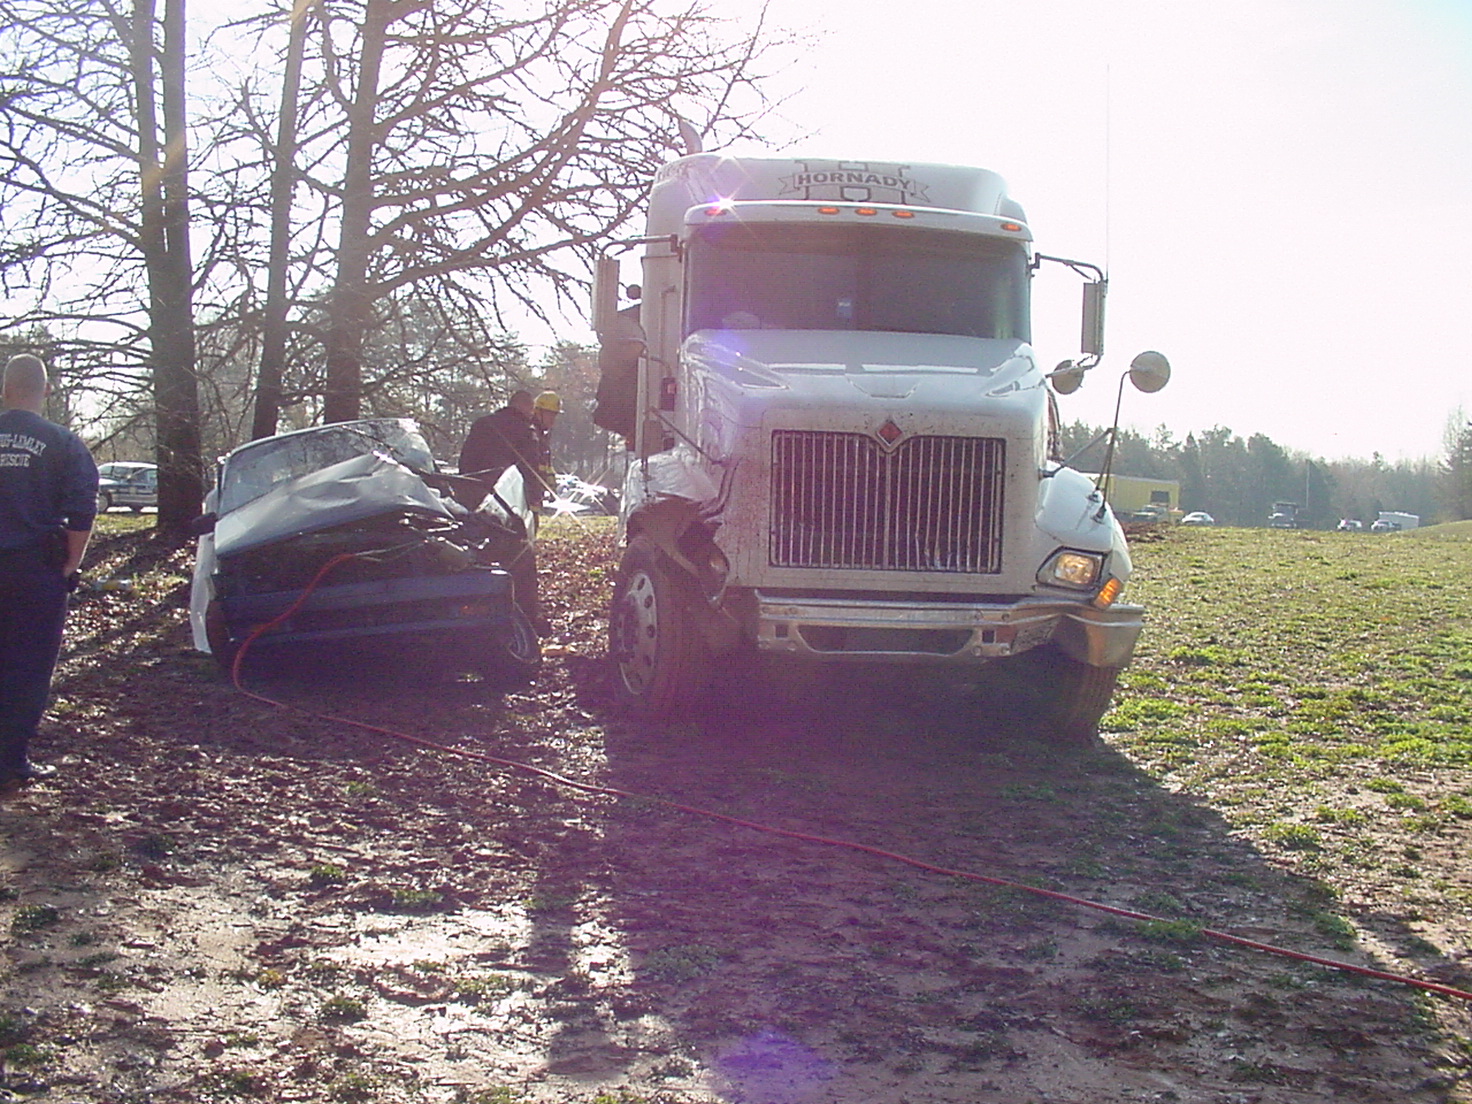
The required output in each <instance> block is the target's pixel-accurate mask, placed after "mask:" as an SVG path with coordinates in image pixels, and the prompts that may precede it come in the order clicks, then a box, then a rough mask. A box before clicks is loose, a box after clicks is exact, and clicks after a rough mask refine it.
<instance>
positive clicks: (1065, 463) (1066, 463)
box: [1042, 427, 1114, 479]
mask: <svg viewBox="0 0 1472 1104" xmlns="http://www.w3.org/2000/svg"><path fill="white" fill-rule="evenodd" d="M1113 433H1114V429H1113V427H1111V428H1109V429H1106V430H1105V431H1104V432H1103V433H1101V434H1099V436H1097V437H1095V438H1094V439H1093V440H1092V441H1090V442H1089V443H1088V444H1087V445H1084V446H1083V447H1082V448H1077V449H1074V450H1073V453H1072V455H1070V456H1069V457H1068V458H1067V459H1066V460H1060V461H1059V462H1058V466H1057V467H1056V468H1054V469H1052V470H1051V471H1045V472H1043V473H1042V478H1044V479H1052V478H1053V477H1054V476H1055V475H1057V474H1058V473H1059V472H1061V471H1062V470H1063V469H1064V468H1068V467H1072V466H1073V462H1074V461H1075V460H1077V459H1078V458H1079V457H1080V456H1082V455H1083V454H1084V453H1086V452H1088V451H1089V449H1091V448H1093V447H1094V446H1095V445H1097V444H1098V443H1099V442H1100V441H1102V440H1104V438H1105V437H1110V438H1111V440H1110V444H1111V445H1113V443H1114V442H1113V440H1112V436H1113Z"/></svg>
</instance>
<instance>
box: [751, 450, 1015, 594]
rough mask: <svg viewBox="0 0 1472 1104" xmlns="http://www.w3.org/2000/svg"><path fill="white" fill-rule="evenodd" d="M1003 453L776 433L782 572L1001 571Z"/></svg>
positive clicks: (775, 552)
mask: <svg viewBox="0 0 1472 1104" xmlns="http://www.w3.org/2000/svg"><path fill="white" fill-rule="evenodd" d="M1005 456H1006V444H1005V442H1004V441H1002V440H1001V439H1000V438H992V437H911V438H910V439H909V440H907V441H902V442H901V443H900V445H899V446H898V447H897V448H895V449H894V450H893V451H886V450H885V449H884V448H883V447H882V446H880V444H879V442H877V441H875V440H874V439H873V438H871V437H868V436H866V435H864V434H860V433H815V432H811V431H808V430H777V431H776V432H774V433H773V434H772V526H771V545H770V555H771V562H772V565H773V566H775V567H826V568H859V569H867V570H876V571H945V572H955V573H958V574H962V573H965V574H986V573H993V574H994V573H996V572H998V571H1000V570H1001V563H1002V483H1003V478H1002V476H1003V470H1004V460H1005Z"/></svg>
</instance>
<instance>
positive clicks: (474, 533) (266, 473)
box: [190, 418, 541, 682]
mask: <svg viewBox="0 0 1472 1104" xmlns="http://www.w3.org/2000/svg"><path fill="white" fill-rule="evenodd" d="M205 508H206V511H207V512H206V513H205V515H204V516H203V517H202V518H201V519H200V521H199V523H198V526H197V529H198V532H199V543H198V548H197V552H196V556H195V566H194V579H193V584H192V590H191V595H190V622H191V627H192V630H193V636H194V645H195V647H196V648H197V649H198V650H200V651H204V652H209V653H210V654H212V655H213V656H214V657H215V659H216V660H217V662H218V663H219V664H220V666H221V667H222V668H223V669H225V670H226V671H230V670H232V669H233V665H234V662H235V657H236V655H237V654H238V653H239V652H240V650H241V649H242V648H243V647H245V646H246V645H247V643H248V644H249V650H250V653H251V654H257V652H258V650H259V652H260V654H270V653H272V652H275V651H277V650H278V649H282V648H286V647H298V648H302V647H310V648H313V649H318V648H321V647H334V646H338V645H343V646H347V645H353V646H361V645H383V646H388V647H394V648H406V647H414V648H419V649H435V650H437V651H438V652H440V653H442V654H443V656H444V658H445V662H446V663H455V664H457V665H459V666H462V667H466V668H469V669H472V670H475V671H478V672H480V673H482V674H483V675H485V676H486V677H487V678H492V679H495V680H496V681H497V682H505V681H508V680H518V681H524V680H525V679H527V678H530V677H531V675H532V673H533V672H534V671H535V669H536V667H537V665H538V663H539V662H540V659H541V649H540V644H539V642H538V640H537V635H536V632H535V630H534V629H533V627H532V625H531V622H530V621H529V620H528V619H527V617H526V616H525V614H524V613H523V612H522V611H521V609H520V607H519V606H517V604H516V602H515V595H514V590H513V583H512V578H511V575H510V573H509V572H508V570H507V567H508V565H510V564H512V563H513V562H515V561H516V560H517V559H518V558H519V557H521V556H524V555H526V554H528V553H529V551H530V549H531V546H532V543H533V542H534V541H535V538H536V530H535V524H536V519H535V517H534V515H533V513H532V511H531V510H529V509H528V508H527V505H526V497H525V493H524V490H523V488H522V484H521V474H520V472H519V471H518V470H517V469H516V468H515V467H512V468H510V469H508V471H507V472H506V473H505V474H504V475H503V476H502V477H501V478H500V480H499V481H498V482H497V484H496V485H495V487H494V489H492V490H490V491H489V492H488V491H487V489H486V487H485V485H484V484H482V483H481V482H480V481H479V480H475V479H468V478H464V477H461V476H458V475H453V474H451V473H448V472H443V471H440V470H439V468H438V465H436V463H435V461H434V458H433V454H432V453H431V452H430V449H429V445H428V443H427V442H426V441H425V439H424V437H423V435H422V434H421V433H420V431H419V428H418V426H417V425H416V424H415V423H414V422H413V421H412V420H410V419H404V418H375V419H366V420H362V421H356V422H341V423H336V424H333V425H326V426H317V427H314V428H311V429H302V430H296V431H294V432H290V433H282V434H278V435H276V436H273V437H266V438H262V439H260V440H257V441H252V442H250V443H248V444H245V445H241V446H240V447H239V448H237V449H235V450H234V451H233V452H231V453H229V454H228V455H227V456H225V457H224V458H223V459H222V460H221V461H220V463H219V465H218V468H217V471H216V479H215V485H214V487H213V489H212V490H211V491H210V492H209V494H208V495H207V497H206V500H205Z"/></svg>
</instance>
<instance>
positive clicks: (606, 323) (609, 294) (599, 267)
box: [592, 255, 618, 334]
mask: <svg viewBox="0 0 1472 1104" xmlns="http://www.w3.org/2000/svg"><path fill="white" fill-rule="evenodd" d="M617 313H618V258H617V257H605V256H602V255H600V256H599V257H598V259H597V260H596V261H594V262H593V320H592V321H593V332H594V333H597V334H603V333H607V332H608V330H609V328H610V327H611V326H612V325H613V317H614V315H615V314H617Z"/></svg>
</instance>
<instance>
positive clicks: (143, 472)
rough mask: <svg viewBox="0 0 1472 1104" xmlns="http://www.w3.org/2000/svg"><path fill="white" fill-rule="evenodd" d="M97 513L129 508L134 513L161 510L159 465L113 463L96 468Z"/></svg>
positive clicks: (133, 462) (111, 461)
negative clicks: (122, 507)
mask: <svg viewBox="0 0 1472 1104" xmlns="http://www.w3.org/2000/svg"><path fill="white" fill-rule="evenodd" d="M97 476H98V479H97V512H98V513H99V514H102V513H106V512H107V511H108V510H110V509H112V508H113V507H114V506H126V507H128V509H130V510H132V511H133V512H134V513H135V514H137V513H141V512H142V510H143V508H144V507H145V506H152V507H154V508H157V507H158V465H157V464H144V463H139V462H135V461H132V460H110V461H108V462H107V463H106V464H98V465H97Z"/></svg>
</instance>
